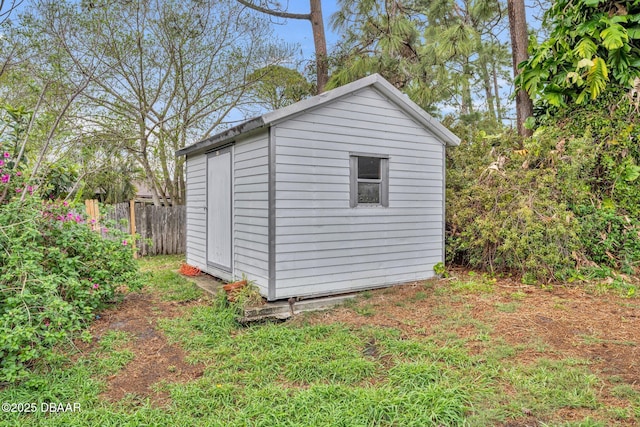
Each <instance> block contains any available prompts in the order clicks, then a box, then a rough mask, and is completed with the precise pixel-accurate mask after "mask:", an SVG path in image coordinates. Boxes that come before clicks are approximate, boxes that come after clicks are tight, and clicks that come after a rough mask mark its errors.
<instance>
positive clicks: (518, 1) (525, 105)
mask: <svg viewBox="0 0 640 427" xmlns="http://www.w3.org/2000/svg"><path fill="white" fill-rule="evenodd" d="M507 7H508V9H509V33H510V34H511V55H512V58H513V76H514V77H515V76H517V75H518V74H519V73H520V70H518V64H519V63H521V62H522V61H526V60H527V58H528V57H529V54H528V53H527V46H528V44H529V40H528V33H527V19H526V16H525V8H524V0H507ZM531 116H533V103H532V102H531V98H529V95H528V94H527V92H526V91H524V90H518V92H517V93H516V125H517V128H518V135H521V136H530V135H531V131H530V130H528V129H525V127H524V122H525V120H527V118H528V117H531Z"/></svg>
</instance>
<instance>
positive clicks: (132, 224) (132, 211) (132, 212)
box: [129, 200, 138, 258]
mask: <svg viewBox="0 0 640 427" xmlns="http://www.w3.org/2000/svg"><path fill="white" fill-rule="evenodd" d="M129 228H130V231H131V246H132V247H133V257H134V258H138V251H137V250H136V201H135V200H129Z"/></svg>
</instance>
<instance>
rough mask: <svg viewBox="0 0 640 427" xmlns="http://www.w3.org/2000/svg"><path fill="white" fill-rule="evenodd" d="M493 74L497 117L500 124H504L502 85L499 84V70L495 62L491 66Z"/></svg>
mask: <svg viewBox="0 0 640 427" xmlns="http://www.w3.org/2000/svg"><path fill="white" fill-rule="evenodd" d="M491 74H493V93H495V95H496V97H495V98H494V99H495V100H496V117H497V119H498V123H502V106H501V105H500V85H499V84H498V69H497V67H496V63H495V62H494V63H493V64H492V65H491Z"/></svg>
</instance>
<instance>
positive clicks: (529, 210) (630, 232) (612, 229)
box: [447, 92, 640, 283]
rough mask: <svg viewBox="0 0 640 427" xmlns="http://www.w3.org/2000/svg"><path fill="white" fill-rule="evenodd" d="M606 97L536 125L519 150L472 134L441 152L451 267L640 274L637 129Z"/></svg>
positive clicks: (543, 275) (541, 275) (623, 108)
mask: <svg viewBox="0 0 640 427" xmlns="http://www.w3.org/2000/svg"><path fill="white" fill-rule="evenodd" d="M622 96H623V95H622V94H621V93H619V92H618V93H615V92H609V93H607V94H606V95H604V96H602V97H601V98H600V99H599V100H598V102H597V103H596V104H594V105H586V106H575V107H574V108H572V109H570V110H569V109H565V110H563V111H562V113H558V114H557V117H556V118H553V119H552V118H547V119H546V120H543V123H542V126H541V127H540V128H538V130H537V131H536V132H535V133H534V135H533V137H531V138H530V139H527V140H525V141H523V142H522V143H521V144H522V145H521V146H518V145H519V144H518V142H517V141H515V140H513V139H511V137H510V136H509V135H508V134H498V135H489V134H487V133H485V132H477V133H476V134H475V135H474V136H473V139H472V142H469V141H464V142H463V143H462V144H461V146H460V147H457V148H455V149H453V150H450V151H449V152H448V162H449V166H450V167H449V171H448V177H447V183H448V190H447V191H448V197H447V201H448V207H447V213H448V219H447V221H448V233H447V234H448V235H447V239H448V242H447V243H448V245H447V251H448V252H447V256H448V260H450V261H455V262H458V263H462V264H466V265H470V266H472V267H474V268H481V269H487V270H491V271H495V270H498V271H500V270H511V271H517V272H519V273H520V274H521V275H522V277H523V279H524V280H525V281H526V282H527V283H536V282H541V281H542V282H547V281H549V280H553V279H557V280H568V279H571V278H574V277H577V276H576V274H575V271H576V270H577V269H580V268H582V267H584V266H588V265H598V266H600V267H606V268H610V269H613V270H622V271H623V272H626V273H634V272H637V271H638V270H637V269H638V266H639V265H640V221H639V220H638V218H639V217H640V192H639V191H638V174H637V172H638V171H639V168H638V165H639V164H640V149H639V147H638V142H637V141H638V140H639V138H640V127H639V126H638V124H637V123H635V122H633V121H632V122H630V121H629V117H631V116H632V114H633V111H634V110H633V106H632V105H630V104H629V103H628V102H627V101H626V100H625V99H624V98H622Z"/></svg>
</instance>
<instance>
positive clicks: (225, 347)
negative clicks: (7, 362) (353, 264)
mask: <svg viewBox="0 0 640 427" xmlns="http://www.w3.org/2000/svg"><path fill="white" fill-rule="evenodd" d="M177 262H179V259H178V258H176V257H157V258H155V259H151V260H143V261H141V266H142V268H143V270H146V271H147V272H148V275H149V276H148V277H149V280H148V286H149V287H150V288H151V289H152V290H153V291H154V292H157V293H159V294H161V295H162V297H163V298H165V299H168V300H175V301H190V300H193V299H198V298H200V296H201V295H200V294H199V291H197V290H194V289H193V288H192V287H191V284H190V282H187V281H185V280H184V279H183V278H182V277H181V276H179V275H177V274H175V273H174V272H173V269H174V268H175V266H176V263H177ZM448 286H449V287H448V288H447V291H446V292H444V293H443V294H441V296H442V298H441V299H439V300H438V304H437V307H436V311H437V315H438V316H439V318H440V319H441V321H440V322H439V323H438V324H437V325H434V333H433V334H431V335H429V336H427V337H425V338H411V337H407V336H406V335H405V334H404V333H402V332H401V331H400V330H399V329H395V328H392V327H386V328H383V327H372V326H359V327H356V326H350V325H347V324H343V323H329V324H324V323H320V324H314V323H313V319H314V318H313V316H304V317H301V318H300V319H298V320H297V321H294V322H286V323H261V324H254V325H250V326H247V327H242V326H240V325H239V324H238V323H237V322H236V320H235V318H236V311H235V309H234V308H233V307H230V306H228V305H227V304H226V303H225V301H224V299H222V298H216V299H213V300H207V301H206V303H202V304H198V305H195V306H191V307H188V308H187V307H185V308H184V313H183V315H181V316H179V317H177V318H173V319H164V320H161V321H159V325H160V328H161V329H162V331H163V332H164V333H165V335H166V336H167V337H168V339H169V340H170V341H171V342H173V343H176V344H177V345H179V346H180V347H182V348H183V349H185V351H186V352H187V353H188V354H189V360H190V361H192V362H194V363H195V362H199V363H203V364H204V365H205V367H206V368H205V371H204V374H203V375H202V377H200V378H198V379H196V380H193V381H190V382H187V383H172V382H167V381H164V382H162V383H160V384H158V385H157V386H156V387H157V388H158V389H161V390H163V391H166V392H167V393H169V395H170V396H171V404H170V405H169V406H167V407H155V406H154V405H152V404H151V402H149V401H148V400H147V399H145V398H144V397H143V396H127V397H126V398H125V399H123V400H122V401H120V402H117V403H108V402H106V401H103V400H102V399H101V398H100V397H99V395H100V392H101V391H102V390H104V389H105V387H106V380H107V377H108V376H110V375H117V374H118V372H120V370H121V369H122V368H123V367H124V366H126V364H127V363H128V361H129V360H130V358H131V357H132V353H131V352H130V351H129V350H126V349H125V348H124V347H125V345H127V344H131V342H132V340H133V339H134V337H132V336H130V335H127V334H126V333H123V332H121V331H110V332H108V333H106V334H105V335H103V336H102V337H101V340H100V346H99V347H98V348H97V349H96V350H95V351H94V352H93V353H91V354H87V355H85V356H83V357H80V358H78V359H74V361H73V362H72V361H71V360H70V359H66V360H65V359H64V358H61V361H60V362H58V364H57V365H56V366H53V367H52V368H51V369H50V370H42V371H41V372H39V373H36V374H34V375H33V376H32V377H31V378H30V379H29V380H28V381H26V382H24V383H22V384H20V385H15V386H10V387H6V388H4V389H0V400H1V401H2V402H38V403H40V402H62V403H75V402H78V403H80V405H81V408H82V410H81V411H80V412H77V413H59V414H44V413H41V412H37V413H35V414H31V415H27V414H19V413H0V426H4V425H6V426H19V425H25V426H27V425H42V426H66V425H73V426H93V425H103V426H121V425H129V426H138V425H148V426H164V425H175V426H183V425H184V426H186V425H203V426H439V425H443V426H458V425H459V426H467V425H468V426H492V425H504V424H509V423H513V425H520V424H518V423H521V424H522V420H523V419H524V420H526V418H527V415H525V414H527V413H530V414H533V416H535V418H536V419H537V420H539V421H540V425H553V426H567V427H568V426H605V425H607V426H608V425H620V424H625V423H626V424H630V423H634V422H636V421H638V420H640V413H639V412H640V411H639V409H638V408H639V407H640V406H639V405H640V392H638V390H637V389H636V388H634V387H633V386H631V385H628V384H625V383H622V382H618V383H616V384H614V385H613V386H612V387H611V394H612V395H613V396H615V397H616V399H619V400H620V401H621V402H622V403H623V406H621V407H607V405H605V404H604V403H603V401H602V400H601V393H600V390H601V389H602V387H603V382H602V380H601V379H600V378H599V377H598V376H596V375H595V374H594V373H593V372H591V370H590V365H589V363H588V362H585V361H583V360H579V359H573V358H562V357H560V356H558V355H554V357H555V356H558V357H557V358H555V359H553V360H550V359H545V358H539V359H535V360H528V361H519V360H518V358H517V357H516V356H517V355H518V354H519V352H520V351H521V350H522V348H519V347H513V346H510V345H509V344H507V343H506V342H505V341H504V339H502V338H501V337H494V335H493V327H492V325H490V324H485V323H481V322H479V321H477V320H475V319H473V317H472V316H470V315H469V312H470V310H471V309H472V307H470V306H468V305H464V304H460V303H459V302H460V299H459V296H460V294H466V293H469V292H474V293H482V294H484V293H487V292H489V293H490V292H493V284H492V279H490V278H488V277H472V278H471V279H470V280H465V281H464V282H460V283H456V282H454V283H452V284H450V285H448ZM436 291H437V289H435V290H434V291H433V293H436ZM429 292H431V291H429ZM431 297H432V296H431ZM373 298H374V297H373V296H372V295H371V294H366V295H365V296H364V297H363V300H364V301H363V302H364V304H357V303H356V302H350V303H346V304H345V305H344V306H343V308H347V309H350V310H354V311H356V312H358V313H359V315H361V316H367V315H369V316H370V315H373V314H375V312H376V311H378V312H384V307H383V306H378V305H377V306H375V309H374V305H373V303H372V302H373ZM426 298H430V296H429V294H428V293H427V291H426V290H423V291H418V292H417V293H416V294H415V296H414V297H413V298H410V300H407V301H405V302H404V304H405V305H406V307H405V308H406V309H407V310H411V307H412V304H415V303H417V302H419V301H421V300H423V299H426ZM518 300H519V299H516V301H518ZM451 301H455V302H457V304H456V305H455V308H454V306H450V305H448V304H450V302H451ZM516 301H514V302H510V303H506V304H503V305H498V306H496V307H495V308H496V309H497V310H501V311H506V312H513V311H516V310H517V308H518V306H519V304H520V302H516ZM469 326H472V327H473V328H474V329H475V331H476V333H475V335H473V334H472V335H473V336H471V337H469V338H463V337H460V336H458V335H456V334H455V333H453V332H452V330H453V329H455V328H458V327H469ZM471 342H473V343H475V344H479V345H480V346H479V347H476V349H475V350H472V349H471V347H470V345H469V344H470V343H471ZM541 345H542V344H541ZM566 410H575V411H582V412H579V413H583V414H584V416H583V417H581V418H580V417H578V418H577V419H576V418H574V421H571V422H567V421H566V420H564V419H562V416H563V415H562V414H563V412H562V411H566ZM522 425H524V424H522Z"/></svg>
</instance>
